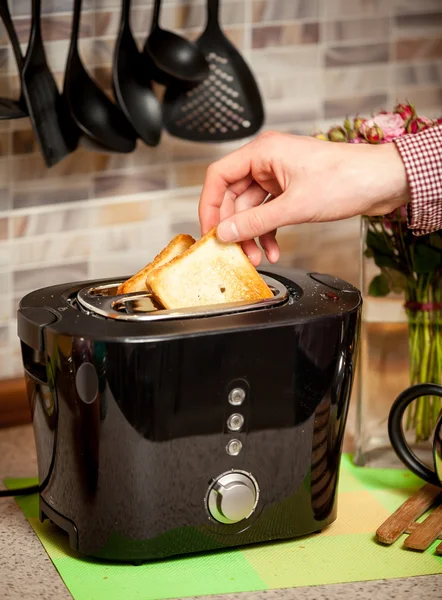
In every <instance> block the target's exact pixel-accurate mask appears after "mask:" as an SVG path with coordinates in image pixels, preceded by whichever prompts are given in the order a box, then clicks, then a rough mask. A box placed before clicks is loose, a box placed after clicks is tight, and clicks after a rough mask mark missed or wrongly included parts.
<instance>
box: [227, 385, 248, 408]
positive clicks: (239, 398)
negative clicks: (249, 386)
mask: <svg viewBox="0 0 442 600" xmlns="http://www.w3.org/2000/svg"><path fill="white" fill-rule="evenodd" d="M245 398H246V393H245V391H244V390H243V389H242V388H239V387H237V388H233V390H231V391H230V393H229V402H230V404H232V406H240V405H241V404H242V403H243V402H244V400H245Z"/></svg>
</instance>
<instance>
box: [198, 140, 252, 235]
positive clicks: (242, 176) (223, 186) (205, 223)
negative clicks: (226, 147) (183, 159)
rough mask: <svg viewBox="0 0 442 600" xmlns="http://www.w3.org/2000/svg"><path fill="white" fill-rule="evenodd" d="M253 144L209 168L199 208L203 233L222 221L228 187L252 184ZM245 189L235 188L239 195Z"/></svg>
mask: <svg viewBox="0 0 442 600" xmlns="http://www.w3.org/2000/svg"><path fill="white" fill-rule="evenodd" d="M252 144H253V142H250V143H249V144H246V145H245V146H243V147H242V148H239V150H235V151H234V152H232V153H231V154H228V155H227V156H225V157H224V158H222V159H221V160H219V161H218V162H215V163H213V164H212V165H210V167H209V168H208V169H207V173H206V177H205V180H204V185H203V190H202V192H201V198H200V203H199V210H198V212H199V219H200V223H201V233H202V234H203V235H204V234H205V233H207V232H208V231H209V230H210V229H211V228H212V227H215V226H216V225H218V223H219V222H220V208H221V206H222V204H223V200H224V196H225V193H226V191H227V189H228V188H229V187H230V186H231V185H232V184H237V185H238V186H239V187H241V186H242V185H246V183H247V182H248V183H247V185H246V188H247V187H248V185H250V181H251V176H250V173H251V161H252ZM246 188H245V189H246ZM243 191H244V190H242V191H239V190H238V189H237V190H235V192H236V193H237V195H238V194H240V193H242V192H243Z"/></svg>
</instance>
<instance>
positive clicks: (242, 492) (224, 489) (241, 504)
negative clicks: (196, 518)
mask: <svg viewBox="0 0 442 600" xmlns="http://www.w3.org/2000/svg"><path fill="white" fill-rule="evenodd" d="M258 497H259V488H258V484H257V483H256V481H255V480H254V479H253V478H252V477H251V476H250V475H246V474H245V473H241V472H238V471H236V472H234V471H233V472H230V473H225V474H224V475H221V476H220V477H219V478H218V479H217V480H216V481H215V482H214V483H213V484H212V485H211V487H210V488H209V493H208V495H207V509H208V511H209V513H210V515H211V516H212V517H213V518H214V519H215V520H216V521H219V522H220V523H225V524H232V523H238V522H239V521H242V520H243V519H247V518H248V517H250V515H251V514H252V513H253V511H254V510H255V507H256V504H257V502H258Z"/></svg>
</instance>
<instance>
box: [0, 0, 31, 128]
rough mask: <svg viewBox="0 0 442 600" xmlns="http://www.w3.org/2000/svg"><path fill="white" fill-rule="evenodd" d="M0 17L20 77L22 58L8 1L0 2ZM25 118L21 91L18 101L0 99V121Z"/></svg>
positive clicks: (24, 106) (2, 0)
mask: <svg viewBox="0 0 442 600" xmlns="http://www.w3.org/2000/svg"><path fill="white" fill-rule="evenodd" d="M0 17H1V19H2V21H3V23H4V25H5V28H6V31H7V32H8V36H9V40H10V42H11V45H12V49H13V50H14V55H15V62H16V63H17V69H18V72H19V74H20V77H21V74H22V71H23V56H22V53H21V49H20V43H19V41H18V37H17V33H16V31H15V28H14V23H13V22H12V19H11V14H10V12H9V7H8V0H0ZM27 116H28V111H27V109H26V101H25V99H24V96H23V90H22V91H21V94H20V98H19V100H12V99H10V98H0V120H5V119H21V118H23V117H27Z"/></svg>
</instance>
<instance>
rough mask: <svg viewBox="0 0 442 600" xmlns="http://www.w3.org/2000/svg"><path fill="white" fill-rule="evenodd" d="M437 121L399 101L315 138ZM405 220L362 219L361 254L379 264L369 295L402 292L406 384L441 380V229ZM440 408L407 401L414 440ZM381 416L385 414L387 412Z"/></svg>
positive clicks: (430, 401) (394, 134) (399, 130)
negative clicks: (423, 230) (423, 228)
mask: <svg viewBox="0 0 442 600" xmlns="http://www.w3.org/2000/svg"><path fill="white" fill-rule="evenodd" d="M441 123H442V119H438V120H431V119H428V118H426V117H424V116H421V115H418V114H417V113H416V110H415V108H414V107H413V106H412V105H411V104H398V105H397V106H396V108H395V109H394V111H393V112H386V111H381V112H379V113H378V114H376V115H374V116H373V117H372V118H370V119H362V118H359V117H356V118H354V119H349V118H347V119H345V121H344V123H343V125H342V126H336V127H332V128H331V129H330V130H329V132H328V133H327V134H324V133H318V134H316V135H315V137H317V138H320V139H324V140H328V141H331V142H343V143H352V144H383V143H388V142H392V141H393V140H394V139H395V138H398V137H400V136H403V135H407V134H415V133H418V132H420V131H422V130H424V129H427V128H428V127H433V126H435V125H440V124H441ZM407 218H408V214H407V208H406V207H403V208H401V209H398V210H397V211H395V212H394V213H392V214H389V215H385V216H383V217H364V218H363V226H364V228H363V230H364V236H363V240H362V241H363V249H362V250H363V255H364V256H365V259H366V260H370V261H372V262H374V264H375V265H376V267H377V270H376V275H374V276H373V278H372V279H371V281H370V283H369V286H368V295H369V296H374V297H385V296H389V295H392V296H395V297H397V296H398V295H400V297H401V299H402V305H403V308H402V310H403V311H404V313H405V320H406V323H407V331H408V340H409V381H410V384H416V383H424V382H425V383H438V384H440V383H441V378H442V337H441V336H442V329H441V327H442V320H441V317H442V230H440V231H437V232H435V233H431V234H428V235H421V236H416V235H414V234H413V233H412V232H411V230H410V229H409V228H408V227H407ZM362 383H363V384H364V385H365V384H366V382H365V381H364V382H362ZM393 400H394V397H393V398H391V402H393ZM391 402H390V405H391ZM440 409H441V399H440V398H435V397H426V398H420V399H419V400H418V401H416V402H414V403H413V404H412V405H411V407H410V411H409V413H408V419H407V423H406V427H407V429H408V430H409V432H410V433H411V434H412V436H413V437H414V442H416V443H418V442H420V441H425V440H428V439H429V438H430V437H431V434H432V431H433V428H434V425H435V421H436V418H437V415H438V414H439V411H440ZM385 414H386V415H387V416H388V412H386V413H385ZM410 441H412V440H410Z"/></svg>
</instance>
